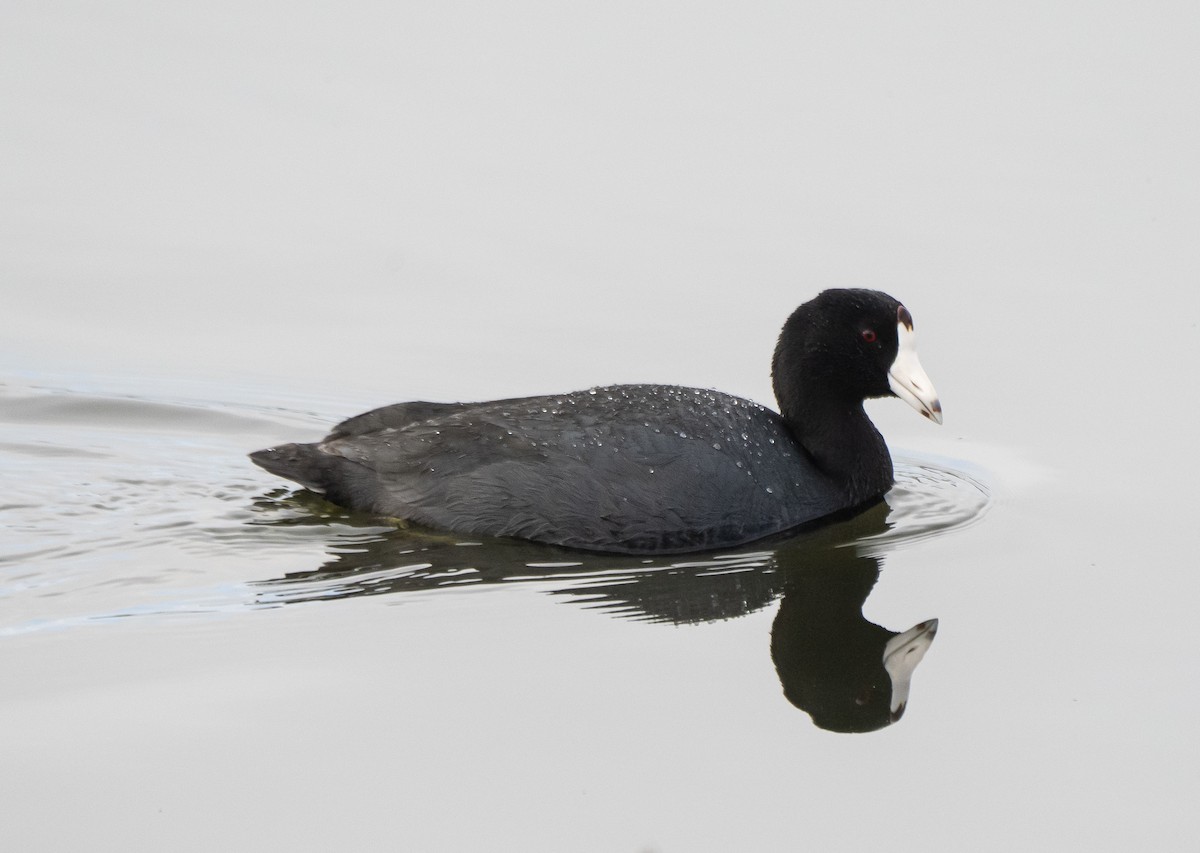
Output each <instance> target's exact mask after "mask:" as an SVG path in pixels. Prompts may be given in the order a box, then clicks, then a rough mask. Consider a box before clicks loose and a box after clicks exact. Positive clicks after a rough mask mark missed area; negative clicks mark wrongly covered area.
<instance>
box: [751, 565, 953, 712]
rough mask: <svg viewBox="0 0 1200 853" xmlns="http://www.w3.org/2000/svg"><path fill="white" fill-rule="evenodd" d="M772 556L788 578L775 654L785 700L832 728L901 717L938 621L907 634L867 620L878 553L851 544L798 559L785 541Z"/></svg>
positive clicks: (776, 629) (774, 634)
mask: <svg viewBox="0 0 1200 853" xmlns="http://www.w3.org/2000/svg"><path fill="white" fill-rule="evenodd" d="M775 557H776V560H777V561H778V562H779V564H780V566H781V571H783V572H784V573H785V574H786V578H787V579H786V581H785V583H784V589H783V596H782V600H781V601H780V604H779V612H778V613H777V614H776V616H775V623H774V625H773V626H772V628H771V658H772V660H774V662H775V670H776V672H777V673H778V674H779V681H780V683H781V684H782V685H783V693H784V695H785V696H787V698H788V701H790V702H791V703H792V704H793V705H795V706H796V707H797V708H800V709H801V710H803V711H806V712H807V713H808V714H809V715H810V716H811V717H812V719H813V722H814V723H816V724H817V725H818V726H820V727H821V728H823V729H829V730H830V731H839V732H868V731H874V730H876V729H880V728H883V727H884V726H886V725H889V724H890V723H894V722H896V721H897V720H899V719H900V716H901V715H902V714H903V713H904V708H905V706H906V704H907V702H908V693H909V687H910V685H911V682H912V675H913V670H914V669H915V668H916V666H917V664H918V663H920V662H921V658H922V657H924V655H925V652H926V650H927V649H928V648H929V646H930V644H931V643H932V642H933V638H934V635H935V634H936V633H937V626H938V622H937V620H936V619H929V620H927V621H925V622H921V623H920V624H918V625H915V626H914V627H912V628H910V629H909V630H907V631H904V632H902V633H896V632H895V631H889V630H888V629H887V628H883V627H881V626H879V625H876V624H874V623H872V622H868V621H867V620H866V618H864V617H863V614H862V607H863V603H864V602H865V601H866V599H867V596H868V595H869V594H870V592H871V588H872V587H873V586H874V585H875V581H876V580H877V579H878V578H879V568H880V566H879V558H878V557H873V556H860V555H858V554H856V553H855V549H854V548H853V547H833V548H829V549H828V550H827V551H825V553H824V554H823V555H821V558H820V559H816V560H814V559H811V558H810V557H811V555H805V559H803V560H799V559H798V560H795V561H793V560H792V559H791V554H789V553H788V549H787V548H786V547H784V548H782V549H780V550H779V551H778V552H776V555H775Z"/></svg>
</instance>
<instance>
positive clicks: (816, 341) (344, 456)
mask: <svg viewBox="0 0 1200 853" xmlns="http://www.w3.org/2000/svg"><path fill="white" fill-rule="evenodd" d="M898 317H901V318H903V317H908V313H907V311H906V310H905V309H904V308H903V307H902V306H900V304H899V303H898V302H896V301H895V300H894V299H892V298H891V297H889V296H886V295H885V294H882V293H878V292H875V291H862V290H840V291H826V292H825V293H823V294H821V295H820V296H818V297H817V298H816V299H814V300H812V301H811V302H809V303H806V304H805V305H802V306H801V307H800V308H798V309H797V310H796V312H795V313H794V314H793V315H792V317H791V318H790V319H789V320H788V323H787V325H785V327H784V330H783V333H782V334H781V336H780V339H779V344H778V346H777V348H776V353H775V359H774V369H773V378H774V382H775V392H776V396H777V398H778V399H779V402H780V408H781V411H782V412H783V416H781V415H779V414H776V413H774V412H772V411H770V410H769V409H766V408H765V407H763V406H760V405H758V404H756V403H752V402H750V401H748V400H743V399H740V398H738V397H732V396H730V395H728V394H722V393H719V392H716V391H708V390H701V389H694V388H680V387H675V386H665V385H618V386H613V387H609V388H594V389H591V390H588V391H581V392H576V393H572V394H560V395H550V396H542V397H525V398H518V399H510V400H497V401H491V402H484V403H426V402H412V403H400V404H397V405H393V406H386V407H384V408H381V409H376V410H374V411H371V412H367V413H365V414H362V415H358V416H357V417H353V418H350V419H349V420H347V421H344V422H343V423H341V424H339V425H338V426H337V427H335V428H334V430H333V432H332V433H330V435H329V436H328V437H327V438H326V439H325V440H324V441H322V442H320V443H318V444H289V445H284V446H281V447H277V448H270V449H267V450H260V451H258V452H256V453H253V454H251V459H253V460H254V462H256V463H257V464H258V465H260V466H262V467H263V468H265V469H267V470H268V471H271V472H273V473H275V474H279V475H280V476H283V477H287V478H289V479H292V480H295V481H296V482H298V483H301V484H302V485H304V486H307V487H309V488H311V489H314V490H316V491H319V492H322V493H323V494H324V495H325V496H326V497H327V498H328V499H329V500H331V501H333V502H335V503H338V504H342V505H344V506H347V507H350V508H353V509H358V510H363V511H366V512H371V513H376V514H379V515H385V516H393V517H398V518H404V519H407V520H409V521H412V522H416V523H418V524H422V525H427V526H430V527H435V528H441V529H445V530H449V531H453V532H456V533H460V534H467V535H473V536H478V535H485V536H514V537H519V538H523V539H532V540H535V541H539V542H547V543H552V544H556V545H563V546H567V547H572V548H583V549H588V550H599V551H614V552H624V553H667V552H681V551H694V550H704V549H710V548H717V547H726V546H732V545H738V544H742V543H745V542H750V541H753V540H755V539H760V538H762V537H765V536H769V535H771V534H775V533H780V532H783V531H785V530H789V529H791V528H794V527H797V526H800V525H802V524H806V523H809V522H813V521H815V520H817V519H821V518H823V517H826V516H829V515H831V514H835V513H844V512H846V511H849V510H853V509H854V508H857V507H862V506H865V505H868V504H870V503H873V502H874V501H875V500H877V499H878V498H879V497H881V496H882V495H883V494H884V493H885V492H886V491H887V490H888V489H889V488H891V485H892V464H891V457H890V456H889V454H888V451H887V446H886V445H885V444H884V442H883V438H882V437H881V436H880V435H879V433H878V431H877V430H876V429H875V427H874V426H873V425H872V424H871V422H870V420H869V419H868V418H867V416H866V413H865V412H864V411H863V407H862V402H863V399H864V398H865V397H869V396H886V395H889V394H892V393H893V390H892V389H891V388H890V387H889V383H890V379H889V369H891V368H893V367H894V366H895V365H896V364H897V363H898V362H899V358H898V352H900V351H902V350H903V347H901V346H900V341H899V337H898V336H902V335H904V329H905V326H904V322H903V319H901V320H899V321H898ZM908 327H909V332H910V333H911V317H908ZM912 362H913V363H914V364H916V360H915V355H913V356H912ZM917 371H918V372H920V371H919V365H917ZM918 379H919V380H922V381H923V382H924V384H925V385H928V380H927V378H925V377H924V374H923V373H920V376H919V377H918ZM909 393H910V394H916V393H917V392H912V391H911V390H910V391H909ZM917 396H919V397H920V399H921V406H918V407H919V408H922V407H923V408H924V412H923V413H925V414H927V415H928V416H929V417H931V418H934V419H938V420H940V406H939V405H938V404H937V400H936V396H934V395H933V394H932V387H931V386H930V387H928V389H927V390H922V392H921V393H920V394H918V395H917ZM906 399H908V398H907V397H906ZM909 402H912V401H911V400H909ZM913 405H917V404H916V403H913Z"/></svg>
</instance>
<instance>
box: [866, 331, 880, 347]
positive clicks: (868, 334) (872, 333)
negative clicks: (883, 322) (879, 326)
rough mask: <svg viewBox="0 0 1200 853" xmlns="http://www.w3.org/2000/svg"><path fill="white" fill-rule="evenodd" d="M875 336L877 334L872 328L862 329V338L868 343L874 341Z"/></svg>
mask: <svg viewBox="0 0 1200 853" xmlns="http://www.w3.org/2000/svg"><path fill="white" fill-rule="evenodd" d="M877 337H878V336H877V335H876V334H875V330H874V329H863V330H862V339H863V340H864V341H866V342H867V343H869V344H873V343H875V341H876V339H877Z"/></svg>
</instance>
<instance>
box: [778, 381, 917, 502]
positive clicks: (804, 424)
mask: <svg viewBox="0 0 1200 853" xmlns="http://www.w3.org/2000/svg"><path fill="white" fill-rule="evenodd" d="M789 403H790V404H791V405H787V404H784V403H782V402H781V404H780V408H781V414H782V415H783V419H784V421H785V422H786V423H787V425H788V428H789V429H790V430H791V431H792V435H793V436H794V437H795V438H796V441H798V442H799V443H800V446H801V447H803V448H804V449H805V450H806V451H807V452H808V455H809V456H810V457H811V458H812V460H813V461H814V462H815V463H816V465H817V467H818V468H820V469H821V471H823V472H824V473H826V474H828V475H829V476H830V477H832V478H834V479H835V480H838V481H840V482H843V483H846V484H847V492H848V493H849V496H850V498H851V500H852V501H853V502H854V503H861V502H865V501H868V500H870V499H871V498H876V497H879V496H880V495H882V494H883V493H884V492H886V491H888V489H890V488H891V487H892V484H893V482H894V475H893V472H892V457H891V455H890V454H889V453H888V448H887V443H886V442H885V441H884V440H883V436H882V435H880V434H879V430H877V429H876V428H875V425H874V424H873V423H871V419H870V418H869V417H867V413H866V411H865V410H864V409H863V404H862V401H861V400H854V401H845V402H834V401H822V402H816V401H807V402H806V401H804V400H803V399H800V400H791V401H789Z"/></svg>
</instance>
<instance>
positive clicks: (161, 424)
mask: <svg viewBox="0 0 1200 853" xmlns="http://www.w3.org/2000/svg"><path fill="white" fill-rule="evenodd" d="M34 397H38V399H34ZM46 398H54V399H46ZM328 421H329V419H328V418H327V417H325V416H320V417H318V416H314V415H312V414H311V413H307V412H302V411H301V410H300V409H294V410H287V409H284V408H281V409H278V410H276V409H272V408H270V407H269V406H263V405H246V406H238V405H231V404H228V403H212V404H206V403H203V402H200V403H197V404H195V405H191V406H189V405H184V404H181V403H178V402H171V403H162V404H160V403H156V402H155V401H153V400H145V399H141V400H131V399H122V400H120V401H117V402H113V401H103V400H98V399H97V398H96V397H95V396H94V395H73V394H71V393H70V392H51V393H42V394H40V395H29V394H25V395H21V396H13V395H12V394H11V393H0V465H3V466H4V469H5V470H6V472H7V473H8V474H9V483H10V485H8V486H7V487H6V491H7V493H6V494H5V496H4V497H5V503H4V505H3V506H2V507H0V510H2V511H3V512H4V522H5V528H6V536H5V541H4V543H3V547H0V598H4V599H7V600H8V603H10V604H19V605H21V606H18V607H13V608H9V612H10V613H13V612H23V613H25V614H26V615H27V619H26V620H25V621H24V622H23V623H21V624H13V623H11V622H10V623H8V624H7V625H0V633H11V632H20V631H23V630H36V629H37V626H59V627H66V626H69V625H77V624H84V623H89V622H96V621H104V620H108V619H114V618H125V617H128V616H133V615H136V616H150V615H158V616H163V615H166V614H177V613H190V614H197V613H200V614H203V613H227V612H229V611H231V610H232V611H238V610H241V611H245V610H248V609H254V608H262V607H273V606H279V605H280V604H285V603H290V602H301V601H315V600H323V599H332V598H344V597H351V596H356V595H374V594H381V593H398V592H406V593H414V592H422V591H423V592H432V591H433V590H449V589H458V590H463V589H469V588H480V587H483V586H487V585H489V584H492V585H494V584H496V583H504V584H510V583H521V584H525V585H533V586H535V587H537V588H539V589H540V590H541V591H544V592H548V593H553V594H563V595H571V596H573V597H574V598H575V599H576V600H577V602H578V603H580V604H581V605H582V606H585V607H597V608H602V609H605V610H607V611H609V612H612V613H614V614H619V615H629V616H632V617H634V618H656V619H657V618H669V619H671V620H673V621H694V620H697V619H708V618H725V617H728V616H730V615H737V614H739V613H742V612H747V610H749V609H754V608H755V607H760V606H763V605H764V604H765V603H767V602H769V601H770V600H772V598H773V597H774V595H775V594H776V592H777V586H776V583H777V582H776V580H775V579H773V578H772V577H771V575H772V572H774V571H775V570H776V569H775V564H776V559H775V555H776V554H777V553H779V551H778V549H779V548H787V547H791V546H792V545H793V544H794V542H795V541H798V540H795V539H793V540H788V541H784V542H783V543H782V544H780V543H775V542H772V543H756V544H755V545H752V546H747V547H744V548H740V549H727V550H726V551H722V552H714V553H711V554H695V555H687V556H679V557H657V558H655V557H619V556H616V557H615V556H609V555H590V554H589V555H580V554H578V553H577V552H569V551H564V550H562V549H554V548H549V547H545V546H539V545H534V544H531V543H520V542H514V541H498V540H493V541H489V542H483V543H480V542H477V541H471V542H465V541H463V540H461V539H459V538H457V537H453V536H447V535H444V534H435V533H428V532H426V533H420V532H417V531H413V530H409V529H403V528H401V529H397V528H396V527H395V526H389V525H382V524H381V523H380V521H379V519H372V518H368V517H365V516H359V515H355V514H353V513H347V512H344V511H342V510H339V509H337V508H335V507H332V506H331V505H329V504H325V503H324V502H322V501H320V500H319V499H316V498H314V497H312V496H307V497H306V496H305V495H306V494H307V493H296V492H291V491H289V490H287V489H284V488H279V487H278V486H276V485H275V481H274V480H273V479H272V478H270V477H269V476H268V475H265V474H262V473H261V472H259V471H258V470H257V469H255V468H254V467H253V466H252V465H251V464H250V463H249V462H248V461H247V460H246V458H245V453H246V452H247V451H248V450H250V449H253V448H254V447H256V446H259V443H260V441H262V442H263V443H266V442H268V441H270V440H271V439H273V438H275V437H278V435H279V434H280V431H281V424H283V425H284V426H283V427H282V429H283V432H284V434H286V430H287V429H289V428H291V429H294V428H295V426H296V425H297V424H303V425H306V426H307V427H308V428H312V427H319V426H326V425H327V424H328ZM896 474H897V478H896V486H895V488H894V489H893V491H892V492H891V493H889V495H888V496H887V507H886V512H885V513H883V514H882V515H883V516H885V517H878V515H877V517H876V519H875V520H876V521H877V522H878V523H877V524H875V526H870V525H867V526H863V525H858V526H855V524H854V523H853V522H851V523H847V524H845V525H840V524H839V525H833V526H830V527H829V528H828V531H832V533H831V534H830V533H826V534H823V535H824V536H825V540H826V541H828V539H829V536H830V535H832V536H833V537H834V538H835V539H837V542H836V543H835V544H840V545H846V544H854V543H855V542H859V543H862V544H863V545H865V546H866V547H867V550H869V551H870V552H873V553H877V554H878V553H883V552H886V551H887V550H890V549H891V548H894V547H899V546H900V545H903V544H907V543H911V542H916V541H919V540H922V539H927V538H929V537H931V536H937V535H942V534H945V533H947V532H949V531H951V530H954V529H957V528H960V527H963V526H965V525H969V524H971V523H972V522H974V521H976V520H977V519H978V518H979V517H981V515H982V514H983V513H984V512H985V511H986V509H987V507H988V503H989V496H988V490H987V488H986V487H985V486H984V485H983V484H982V483H981V482H980V480H979V479H978V478H976V477H974V476H972V475H970V474H967V473H965V472H964V471H962V470H958V469H957V468H956V467H955V466H954V464H953V463H950V464H941V463H937V462H931V461H928V460H920V459H906V460H901V461H898V462H897V465H896ZM466 545H471V546H473V547H464V546H466ZM681 579H685V580H683V581H681ZM681 582H683V583H685V585H690V586H691V587H694V588H695V589H696V590H697V592H700V591H701V590H704V589H714V590H715V589H717V588H718V587H719V588H720V589H721V590H723V591H724V592H722V593H721V594H719V595H718V594H716V593H715V592H714V594H712V595H707V594H706V595H697V596H693V597H692V598H690V599H687V598H681V597H680V596H679V595H678V590H679V588H680V584H681ZM706 584H707V586H705V585H706ZM618 589H620V590H623V592H621V593H620V594H617V593H614V592H613V590H618ZM655 608H659V609H655ZM663 608H666V609H663ZM669 608H677V609H678V608H683V609H682V610H678V611H670V610H669ZM647 613H650V614H651V616H649V617H647V616H646V614H647Z"/></svg>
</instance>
